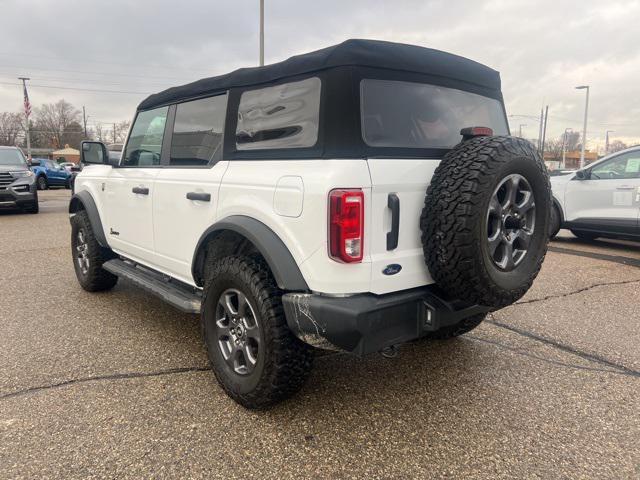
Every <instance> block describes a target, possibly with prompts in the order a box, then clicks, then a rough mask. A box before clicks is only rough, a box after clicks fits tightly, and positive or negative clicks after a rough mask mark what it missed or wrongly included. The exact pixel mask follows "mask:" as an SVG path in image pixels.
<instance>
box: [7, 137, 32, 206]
mask: <svg viewBox="0 0 640 480" xmlns="http://www.w3.org/2000/svg"><path fill="white" fill-rule="evenodd" d="M0 206H5V207H6V206H8V207H18V208H20V209H22V210H24V211H26V212H29V213H38V188H37V186H36V177H35V175H34V174H33V172H32V171H31V170H29V165H28V164H27V159H26V158H25V156H24V154H23V153H22V151H21V150H20V149H19V148H18V147H0Z"/></svg>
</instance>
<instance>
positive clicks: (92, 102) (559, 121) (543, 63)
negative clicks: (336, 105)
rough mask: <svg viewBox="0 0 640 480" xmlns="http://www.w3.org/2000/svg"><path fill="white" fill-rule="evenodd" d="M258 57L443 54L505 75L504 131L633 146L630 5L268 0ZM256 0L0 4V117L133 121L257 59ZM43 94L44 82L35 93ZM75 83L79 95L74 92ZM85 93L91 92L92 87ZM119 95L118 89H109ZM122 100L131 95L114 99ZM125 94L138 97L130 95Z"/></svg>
mask: <svg viewBox="0 0 640 480" xmlns="http://www.w3.org/2000/svg"><path fill="white" fill-rule="evenodd" d="M265 3H266V6H265V17H266V28H265V30H266V34H265V37H266V40H265V43H266V47H265V50H266V52H265V57H266V63H271V62H276V61H279V60H283V59H285V58H287V57H289V56H291V55H294V54H298V53H304V52H307V51H310V50H314V49H318V48H322V47H325V46H329V45H332V44H335V43H338V42H340V41H342V40H345V39H347V38H372V39H383V40H390V41H398V42H405V43H412V44H416V45H422V46H426V47H431V48H436V49H440V50H445V51H448V52H451V53H455V54H458V55H462V56H465V57H468V58H471V59H474V60H476V61H479V62H481V63H484V64H486V65H488V66H490V67H492V68H494V69H496V70H498V71H500V73H501V75H502V85H503V92H504V97H505V101H506V107H507V112H508V114H510V115H513V117H510V118H509V120H510V123H511V128H512V132H514V133H517V130H518V128H519V125H520V124H526V126H524V127H523V130H524V133H525V136H527V137H528V138H537V136H538V135H537V132H538V123H537V116H538V115H539V113H540V108H541V106H542V105H547V104H548V105H549V124H548V132H549V133H548V136H551V137H556V136H558V135H560V134H561V133H562V131H564V129H565V128H567V127H572V128H574V129H576V130H582V116H583V112H584V90H582V91H579V90H574V87H575V86H576V85H581V84H588V85H590V86H591V99H590V100H591V101H590V111H589V129H588V138H589V140H590V143H589V145H590V146H596V145H601V144H603V142H604V135H605V130H615V133H612V134H611V136H612V137H613V138H621V139H623V140H625V141H627V142H632V143H633V142H636V143H640V25H639V23H638V19H640V1H605V0H580V1H577V0H576V1H574V0H536V1H532V0H491V1H481V0H468V1H467V0H465V1H462V0H449V1H446V0H420V1H408V0H407V1H402V0H398V1H375V0H368V1H364V0H363V1H359V0H352V1H348V0H340V1H337V0H314V1H311V0H309V1H305V0H298V1H295V0H265ZM258 5H259V1H258V0H235V1H231V0H181V1H175V0H172V1H164V0H163V1H160V0H126V1H120V0H111V1H109V2H104V1H99V2H98V1H89V0H84V1H72V0H40V1H32V0H0V111H7V110H9V111H18V110H20V109H21V106H22V91H21V88H20V87H19V86H17V85H13V84H15V83H16V82H17V80H16V77H18V76H29V77H31V86H30V90H29V91H30V97H31V102H32V104H33V105H34V106H39V105H40V104H42V103H48V102H55V101H57V100H59V99H61V98H64V99H66V100H68V101H70V102H71V103H73V104H74V105H75V106H77V107H79V108H81V107H82V105H85V106H86V109H87V114H88V115H89V116H90V117H89V123H90V124H94V123H95V122H114V121H120V120H124V119H130V118H131V117H132V115H133V112H134V109H135V107H136V105H137V103H139V102H140V100H142V99H143V98H144V97H145V96H146V95H147V94H148V93H153V92H157V91H160V90H163V89H164V88H167V87H170V86H173V85H179V84H182V83H187V82H189V81H192V80H196V79H199V78H202V77H206V76H211V75H217V74H221V73H226V72H228V71H230V70H232V69H235V68H238V67H243V66H253V65H256V64H257V62H258ZM44 86H47V88H45V87H44ZM83 89H84V90H83ZM89 90H92V91H89ZM115 92H119V93H115ZM124 92H128V93H124ZM130 92H134V93H130Z"/></svg>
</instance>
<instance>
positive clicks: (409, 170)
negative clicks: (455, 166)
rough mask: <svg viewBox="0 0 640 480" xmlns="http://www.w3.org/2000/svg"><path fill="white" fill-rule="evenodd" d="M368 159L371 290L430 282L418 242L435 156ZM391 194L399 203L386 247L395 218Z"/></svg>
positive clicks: (379, 291) (409, 286)
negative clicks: (393, 240)
mask: <svg viewBox="0 0 640 480" xmlns="http://www.w3.org/2000/svg"><path fill="white" fill-rule="evenodd" d="M367 163H368V165H369V173H370V175H371V202H370V208H369V209H368V212H369V214H368V215H367V217H368V218H367V223H368V224H369V229H367V230H368V232H367V233H368V235H367V239H368V242H369V246H370V247H369V254H370V258H371V292H373V293H376V294H383V293H390V292H395V291H398V290H405V289H408V288H414V287H419V286H422V285H427V284H430V283H433V280H432V279H431V276H430V275H429V272H428V271H427V267H426V266H425V262H424V255H423V252H422V244H421V242H420V234H421V232H420V214H421V212H422V208H423V206H424V197H425V194H426V191H427V187H428V186H429V181H430V179H431V177H432V176H433V172H434V171H435V169H436V167H437V166H438V163H439V160H433V159H428V160H427V159H387V158H382V159H369V160H367ZM390 195H391V196H392V197H393V198H397V203H398V207H399V208H398V209H397V211H398V218H399V223H398V244H397V247H395V248H388V245H387V233H389V232H391V231H392V216H393V215H392V208H391V207H390V206H389V203H390V201H389V198H390ZM394 201H395V200H392V203H393V202H394ZM390 265H394V266H392V267H389V266H390ZM395 265H399V266H400V267H401V268H400V270H399V271H397V273H394V272H395V271H396V270H397V268H395ZM388 267H389V268H388Z"/></svg>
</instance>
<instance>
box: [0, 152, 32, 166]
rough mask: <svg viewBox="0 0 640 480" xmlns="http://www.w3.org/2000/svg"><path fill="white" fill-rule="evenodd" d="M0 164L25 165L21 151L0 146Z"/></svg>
mask: <svg viewBox="0 0 640 480" xmlns="http://www.w3.org/2000/svg"><path fill="white" fill-rule="evenodd" d="M0 165H20V166H21V167H26V166H27V162H25V160H24V157H23V156H22V153H21V152H20V150H18V149H13V148H0Z"/></svg>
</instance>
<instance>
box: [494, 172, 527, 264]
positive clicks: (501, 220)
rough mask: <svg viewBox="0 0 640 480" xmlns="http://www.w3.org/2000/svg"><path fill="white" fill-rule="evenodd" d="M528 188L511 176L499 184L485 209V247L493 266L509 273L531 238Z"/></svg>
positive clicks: (520, 261)
mask: <svg viewBox="0 0 640 480" xmlns="http://www.w3.org/2000/svg"><path fill="white" fill-rule="evenodd" d="M535 214H536V206H535V197H534V195H533V189H532V188H531V185H530V184H529V182H528V181H527V179H526V178H524V177H523V176H522V175H520V174H517V173H514V174H511V175H507V176H506V177H504V178H503V179H502V180H501V181H500V182H499V183H498V186H497V187H496V189H495V190H494V192H493V194H492V195H491V199H490V200H489V206H488V208H487V229H486V231H487V248H488V255H489V258H490V259H491V260H492V262H493V264H494V265H495V266H496V267H498V269H499V270H501V271H503V272H510V271H512V270H514V269H515V268H516V267H517V266H518V265H520V264H521V263H522V261H523V260H524V258H525V256H526V255H527V252H528V251H529V247H530V245H531V241H532V239H533V233H534V229H535V221H536V215H535Z"/></svg>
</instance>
